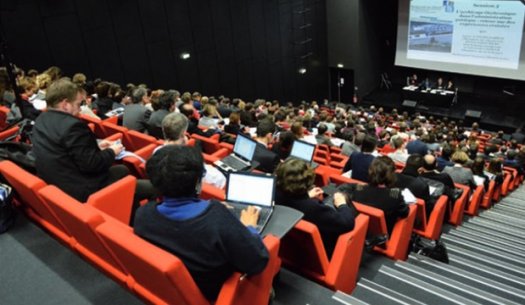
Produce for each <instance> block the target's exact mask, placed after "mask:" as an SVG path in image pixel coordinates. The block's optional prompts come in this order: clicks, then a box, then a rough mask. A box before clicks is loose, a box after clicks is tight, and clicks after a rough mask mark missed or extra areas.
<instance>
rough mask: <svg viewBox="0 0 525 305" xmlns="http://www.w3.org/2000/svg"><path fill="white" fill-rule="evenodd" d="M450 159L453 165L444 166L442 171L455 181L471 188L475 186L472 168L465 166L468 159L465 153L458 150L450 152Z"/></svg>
mask: <svg viewBox="0 0 525 305" xmlns="http://www.w3.org/2000/svg"><path fill="white" fill-rule="evenodd" d="M451 161H452V162H454V165H453V166H447V167H445V168H444V169H443V173H446V174H449V175H450V177H451V178H452V180H453V181H454V182H455V183H459V184H463V185H466V186H470V187H471V188H472V189H474V188H476V183H475V182H474V176H473V175H472V170H471V169H470V168H467V167H465V165H466V163H467V162H468V161H469V158H468V155H467V153H465V152H464V151H460V150H458V151H456V152H455V153H454V154H452V158H451Z"/></svg>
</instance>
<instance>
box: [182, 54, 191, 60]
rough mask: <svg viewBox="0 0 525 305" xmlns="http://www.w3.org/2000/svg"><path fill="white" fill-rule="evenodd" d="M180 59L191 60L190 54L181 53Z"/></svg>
mask: <svg viewBox="0 0 525 305" xmlns="http://www.w3.org/2000/svg"><path fill="white" fill-rule="evenodd" d="M180 58H181V59H184V60H186V59H188V58H190V53H181V54H180Z"/></svg>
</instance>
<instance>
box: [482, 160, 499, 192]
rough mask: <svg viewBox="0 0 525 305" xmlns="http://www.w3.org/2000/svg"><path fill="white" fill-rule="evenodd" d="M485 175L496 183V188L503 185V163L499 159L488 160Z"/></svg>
mask: <svg viewBox="0 0 525 305" xmlns="http://www.w3.org/2000/svg"><path fill="white" fill-rule="evenodd" d="M485 175H487V176H488V177H489V179H490V180H494V181H496V187H497V186H499V185H501V184H502V183H503V162H502V161H501V159H499V158H492V159H490V162H489V166H488V167H487V170H486V171H485Z"/></svg>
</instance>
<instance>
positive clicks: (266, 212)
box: [228, 203, 271, 232]
mask: <svg viewBox="0 0 525 305" xmlns="http://www.w3.org/2000/svg"><path fill="white" fill-rule="evenodd" d="M229 204H230V203H229ZM230 205H231V204H230ZM231 206H232V207H233V209H232V208H229V209H228V210H230V212H232V213H233V215H235V217H237V219H241V211H242V210H244V209H246V208H247V207H248V206H246V205H241V206H238V205H231ZM270 213H271V209H267V208H266V209H261V210H260V211H259V219H258V220H257V227H256V229H257V231H259V232H261V231H262V229H263V225H264V223H265V221H266V219H268V217H270Z"/></svg>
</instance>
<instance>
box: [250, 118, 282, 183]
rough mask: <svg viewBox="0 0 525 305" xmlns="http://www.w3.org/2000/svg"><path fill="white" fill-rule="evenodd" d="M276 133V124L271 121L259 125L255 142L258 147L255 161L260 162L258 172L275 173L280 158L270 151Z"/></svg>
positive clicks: (267, 120)
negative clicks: (269, 147)
mask: <svg viewBox="0 0 525 305" xmlns="http://www.w3.org/2000/svg"><path fill="white" fill-rule="evenodd" d="M274 132H275V123H274V122H272V121H271V120H270V119H263V120H261V121H259V123H258V124H257V131H256V137H255V140H256V141H257V147H256V148H255V153H254V155H253V160H254V161H257V162H259V166H257V168H256V169H257V170H260V171H262V172H265V173H273V172H274V170H275V168H276V167H277V165H278V164H279V162H280V159H279V156H278V155H277V154H276V153H274V152H273V151H271V150H269V149H268V146H269V144H270V143H271V142H272V140H273V133H274Z"/></svg>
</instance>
